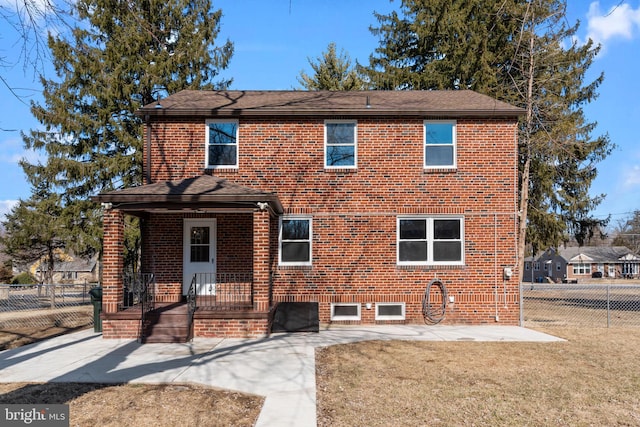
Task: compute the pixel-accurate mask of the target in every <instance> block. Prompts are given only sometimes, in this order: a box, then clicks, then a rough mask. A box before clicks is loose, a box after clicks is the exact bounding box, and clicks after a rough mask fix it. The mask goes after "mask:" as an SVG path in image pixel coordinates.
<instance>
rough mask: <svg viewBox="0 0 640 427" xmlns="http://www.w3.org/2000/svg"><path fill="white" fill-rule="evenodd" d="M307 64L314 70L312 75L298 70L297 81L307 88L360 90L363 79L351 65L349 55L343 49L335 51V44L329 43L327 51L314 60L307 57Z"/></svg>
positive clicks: (362, 86)
mask: <svg viewBox="0 0 640 427" xmlns="http://www.w3.org/2000/svg"><path fill="white" fill-rule="evenodd" d="M309 64H310V65H311V68H312V69H313V71H314V72H315V74H314V75H313V76H310V75H308V74H307V73H305V72H304V71H301V72H300V76H299V77H298V82H299V83H300V84H301V85H302V87H303V88H304V89H307V90H361V89H364V81H363V80H362V78H361V77H360V76H358V73H357V72H356V70H355V68H353V67H352V66H351V59H350V58H349V55H348V54H346V53H345V52H344V51H343V50H341V51H340V55H338V54H337V53H336V44H335V43H329V46H327V51H326V52H324V53H323V54H322V56H321V57H318V58H316V61H315V62H314V61H313V60H311V59H309Z"/></svg>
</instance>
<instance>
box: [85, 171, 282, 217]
mask: <svg viewBox="0 0 640 427" xmlns="http://www.w3.org/2000/svg"><path fill="white" fill-rule="evenodd" d="M92 200H94V201H96V202H100V203H111V204H112V207H113V208H116V209H120V210H123V211H129V212H134V211H142V212H145V211H147V212H148V211H154V210H155V211H157V210H164V211H167V210H169V211H174V210H190V211H191V210H220V209H230V210H231V209H251V210H253V209H256V208H258V209H263V208H264V206H262V205H261V204H262V203H268V204H269V207H270V208H271V209H272V210H273V212H274V213H276V214H278V215H279V214H282V212H283V208H282V204H281V203H280V199H279V198H278V196H277V195H276V194H274V193H267V192H264V191H260V190H256V189H254V188H250V187H245V186H242V185H238V184H235V183H233V182H230V181H227V180H226V179H222V178H218V177H215V176H210V175H202V176H197V177H193V178H187V179H182V180H178V181H164V182H156V183H153V184H147V185H141V186H138V187H131V188H125V189H123V190H117V191H110V192H107V193H102V194H99V195H97V196H94V197H92Z"/></svg>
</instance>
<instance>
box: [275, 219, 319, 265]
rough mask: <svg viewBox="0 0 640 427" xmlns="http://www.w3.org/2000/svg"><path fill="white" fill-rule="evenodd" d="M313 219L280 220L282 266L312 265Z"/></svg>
mask: <svg viewBox="0 0 640 427" xmlns="http://www.w3.org/2000/svg"><path fill="white" fill-rule="evenodd" d="M312 236H313V233H312V230H311V218H301V217H283V218H281V220H280V264H283V265H311V242H312Z"/></svg>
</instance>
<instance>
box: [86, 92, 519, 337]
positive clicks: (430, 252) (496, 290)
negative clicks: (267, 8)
mask: <svg viewBox="0 0 640 427" xmlns="http://www.w3.org/2000/svg"><path fill="white" fill-rule="evenodd" d="M521 113H522V110H521V109H519V108H516V107H513V106H511V105H508V104H506V103H502V102H499V101H496V100H494V99H492V98H490V97H487V96H484V95H480V94H478V93H475V92H472V91H364V92H359V91H355V92H323V91H319V92H305V91H219V92H216V91H182V92H179V93H177V94H174V95H171V96H169V97H167V98H165V99H162V100H161V101H159V102H158V103H157V104H151V105H147V106H145V107H143V108H141V109H140V110H139V112H138V114H139V115H140V116H141V117H143V118H144V120H145V133H144V135H145V137H144V138H145V140H144V155H143V162H144V168H143V169H144V176H145V180H146V183H145V184H144V185H141V186H139V187H135V188H127V189H123V190H120V191H115V192H109V193H103V194H100V195H99V196H96V197H95V198H94V199H95V200H96V201H99V202H102V204H103V208H104V271H103V292H104V297H103V323H102V324H103V331H104V332H103V334H104V337H105V338H117V337H137V336H138V335H139V334H141V333H142V334H143V335H152V333H151V331H149V330H147V329H149V328H148V327H147V326H145V323H144V322H145V321H144V320H143V321H142V323H141V317H142V316H144V314H140V313H141V312H142V313H146V312H153V311H155V312H158V311H161V310H169V308H168V307H172V308H177V307H181V306H182V305H183V303H184V302H185V301H188V302H189V304H187V307H191V308H190V309H189V310H188V312H189V314H187V315H186V316H187V317H189V319H192V323H191V324H190V326H189V327H190V332H189V334H194V335H195V336H261V335H265V334H267V333H269V331H270V329H271V327H272V324H273V322H274V318H275V321H276V322H277V321H278V313H279V311H278V310H280V309H282V310H283V311H282V312H281V313H284V314H282V315H283V316H285V317H286V316H287V315H288V314H287V313H288V312H287V311H286V310H284V308H283V307H288V309H292V310H293V311H292V312H291V313H293V314H291V313H290V315H291V316H292V317H295V316H298V315H301V316H302V317H305V316H307V317H309V318H310V319H314V318H315V319H316V322H319V323H322V324H345V323H346V324H375V323H389V322H395V323H424V321H425V313H424V312H425V311H429V310H425V307H426V308H427V309H430V308H431V307H439V309H440V310H442V311H441V312H440V313H439V314H440V316H439V317H438V319H437V320H436V321H440V320H442V317H444V319H443V320H442V321H443V322H447V323H456V324H485V323H496V322H500V323H501V324H510V325H513V324H517V323H518V321H519V287H518V280H517V278H518V277H520V274H519V272H518V271H517V221H518V215H517V211H518V209H517V192H518V191H517V190H518V189H517V180H518V177H517V162H518V157H517V138H516V133H517V120H518V117H519V116H520V115H521ZM125 215H133V216H136V217H139V218H140V219H141V224H142V226H141V228H142V239H143V249H142V271H143V272H144V274H142V275H140V276H139V277H138V278H137V279H136V280H137V281H138V282H140V283H142V285H141V286H142V287H140V285H139V284H138V285H136V286H137V287H136V286H132V284H131V283H129V282H128V281H127V279H126V278H125V276H123V273H122V270H123V259H122V247H123V246H122V242H123V218H124V216H125ZM136 280H134V282H135V281H136ZM430 284H432V285H433V286H429V285H430ZM136 289H138V290H139V289H143V290H144V291H143V292H141V293H140V294H139V295H138V296H137V297H134V298H131V296H130V295H131V291H132V290H133V291H135V290H136ZM427 289H429V290H430V292H427ZM443 289H444V290H446V297H445V294H444V293H443ZM128 292H129V297H127V293H128ZM135 292H137V291H135ZM127 300H129V301H128V302H129V304H128V303H127ZM123 301H124V302H123ZM132 301H133V304H131V302H132ZM137 301H140V302H143V304H137ZM296 304H297V305H298V306H297V309H300V308H301V307H302V314H300V312H297V314H296V312H295V310H296ZM274 316H275V317H274ZM305 318H306V317H305ZM153 322H158V319H157V318H155V320H154V321H152V322H151V323H153ZM284 323H285V324H287V319H285V321H284ZM311 323H314V321H313V320H312V321H311ZM141 325H142V326H141ZM157 328H158V330H159V329H160V326H159V325H158V326H157ZM285 329H286V328H285ZM141 330H142V332H141Z"/></svg>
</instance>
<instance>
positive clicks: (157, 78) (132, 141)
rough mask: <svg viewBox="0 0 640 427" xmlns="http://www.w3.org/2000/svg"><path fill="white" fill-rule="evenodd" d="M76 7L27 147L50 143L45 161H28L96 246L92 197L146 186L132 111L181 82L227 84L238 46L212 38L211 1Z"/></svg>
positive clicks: (120, 0) (99, 0) (88, 2)
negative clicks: (222, 76) (224, 75)
mask: <svg viewBox="0 0 640 427" xmlns="http://www.w3.org/2000/svg"><path fill="white" fill-rule="evenodd" d="M74 13H75V14H76V15H77V18H78V25H77V26H76V27H75V28H73V30H72V32H71V34H70V35H69V37H68V38H69V39H66V38H65V35H64V34H61V35H50V36H49V47H50V49H51V52H52V56H53V66H54V68H55V70H56V74H57V77H58V81H54V80H47V79H44V78H43V79H42V80H41V82H42V85H43V96H44V103H43V104H39V103H33V104H32V113H33V114H34V116H35V117H36V118H37V119H38V121H39V122H40V123H41V124H42V127H41V128H39V129H34V130H32V131H30V133H29V134H28V135H24V141H25V146H26V148H27V149H36V150H43V151H44V152H45V153H46V155H47V161H46V163H45V164H40V163H38V164H31V163H28V162H27V161H23V162H22V164H21V166H22V167H23V169H24V171H25V173H26V174H27V177H28V179H29V181H30V182H31V184H32V185H33V186H34V187H37V186H38V185H39V184H40V183H41V182H43V181H46V182H48V183H50V184H51V186H52V188H54V189H55V190H56V191H57V192H60V193H61V194H62V197H61V200H60V202H61V205H62V206H64V207H65V211H66V214H65V218H68V219H69V223H68V224H66V227H67V228H68V229H76V232H75V233H74V235H76V236H84V237H83V238H82V239H80V240H81V243H82V244H84V245H85V246H86V245H91V246H93V247H94V248H97V247H99V241H98V239H96V238H97V237H98V236H99V231H98V230H99V228H100V223H99V221H96V220H94V219H95V218H96V215H95V210H96V206H95V204H94V203H92V202H90V201H89V199H88V198H89V197H90V196H92V195H95V194H97V193H99V192H101V191H108V190H112V189H118V188H122V187H128V186H132V185H139V184H141V183H142V139H143V138H142V135H141V132H142V119H140V118H139V117H136V116H135V115H134V112H135V111H136V110H137V109H138V108H140V107H141V106H143V105H145V104H148V103H151V102H154V101H155V100H157V99H158V98H160V97H162V96H164V95H166V94H168V93H174V92H177V91H179V90H182V89H187V88H190V89H213V88H224V87H226V86H227V85H228V84H229V83H230V82H229V81H223V80H221V81H218V82H215V81H214V79H215V78H216V76H217V75H218V73H219V71H220V70H221V69H224V68H226V67H227V64H228V61H229V59H230V57H231V55H232V53H233V46H232V44H231V42H229V41H227V42H225V43H224V44H223V45H221V46H215V45H214V43H215V39H216V37H217V35H218V33H219V26H220V18H221V11H220V10H217V11H213V10H212V8H211V3H210V1H209V0H195V1H187V0H169V1H160V0H145V1H138V2H132V1H124V0H117V1H108V0H79V1H78V2H76V3H75V4H74ZM78 218H88V219H89V220H88V221H78V220H77V219H78ZM81 223H83V224H81ZM91 237H93V239H91ZM78 246H81V245H78ZM76 250H80V252H82V248H76Z"/></svg>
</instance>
